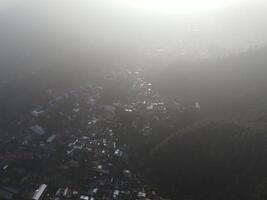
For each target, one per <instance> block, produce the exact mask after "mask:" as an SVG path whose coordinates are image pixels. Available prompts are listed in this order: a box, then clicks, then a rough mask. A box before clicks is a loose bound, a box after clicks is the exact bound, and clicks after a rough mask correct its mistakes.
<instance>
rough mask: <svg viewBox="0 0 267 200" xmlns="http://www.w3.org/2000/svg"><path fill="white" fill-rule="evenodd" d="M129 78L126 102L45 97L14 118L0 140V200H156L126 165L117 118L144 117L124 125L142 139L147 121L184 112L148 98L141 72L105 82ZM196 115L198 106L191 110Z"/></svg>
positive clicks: (84, 90)
mask: <svg viewBox="0 0 267 200" xmlns="http://www.w3.org/2000/svg"><path fill="white" fill-rule="evenodd" d="M117 79H125V80H127V79H130V80H132V83H133V84H132V85H131V90H132V92H133V93H134V94H136V95H135V96H134V97H131V99H130V100H129V101H128V103H122V102H120V101H117V100H116V102H112V103H111V104H105V103H103V101H102V99H101V97H102V95H103V90H104V89H105V88H103V86H101V85H94V84H88V85H86V86H81V87H80V88H77V89H75V90H70V91H57V90H54V89H47V90H46V91H45V96H46V97H45V98H46V100H47V101H46V103H45V104H43V105H33V108H32V110H29V111H28V112H27V113H23V114H21V116H20V118H19V119H18V120H14V122H13V125H12V128H11V130H10V132H7V131H6V132H1V134H0V144H1V145H0V147H1V148H0V199H3V200H18V199H20V200H29V199H34V200H41V199H43V200H61V199H70V200H78V199H79V200H95V199H96V200H97V199H103V200H105V199H106V200H109V199H114V200H115V199H118V200H119V199H121V200H123V199H124V200H126V199H127V200H131V199H133V200H135V199H142V200H149V199H151V200H160V199H163V198H161V197H160V196H159V195H158V192H157V190H156V188H155V187H153V186H152V184H151V183H150V181H149V180H147V179H146V177H143V176H142V173H139V172H138V171H137V170H136V169H135V168H134V167H133V166H132V165H131V161H130V160H129V157H130V156H131V155H129V152H130V151H129V149H130V147H129V145H128V144H127V143H123V142H122V141H121V140H120V137H119V135H118V133H117V131H116V130H122V129H121V128H122V127H123V124H122V123H121V121H120V120H119V117H118V116H119V115H120V116H121V115H122V116H124V115H123V114H126V115H127V114H132V113H139V115H144V113H146V115H148V116H149V117H147V118H146V119H145V120H144V121H143V122H142V124H141V125H138V118H136V119H134V120H133V121H131V123H132V124H131V126H132V127H133V128H134V130H137V134H139V135H140V137H150V136H151V135H152V134H153V130H152V128H151V127H150V122H151V120H162V118H165V119H168V118H169V110H170V109H172V110H174V109H175V110H177V112H181V113H182V112H184V109H185V107H183V106H182V105H180V104H179V103H177V102H171V103H170V102H169V101H167V100H166V99H164V98H162V97H161V96H160V95H159V94H158V93H157V92H154V90H153V86H152V83H149V82H146V81H144V80H143V78H142V76H141V72H138V71H136V72H130V71H118V72H114V73H113V74H111V75H109V76H108V77H107V78H106V80H105V81H107V82H108V81H110V82H112V81H113V80H117ZM192 107H193V108H194V109H196V110H197V109H200V104H199V103H198V102H196V103H195V105H193V106H192Z"/></svg>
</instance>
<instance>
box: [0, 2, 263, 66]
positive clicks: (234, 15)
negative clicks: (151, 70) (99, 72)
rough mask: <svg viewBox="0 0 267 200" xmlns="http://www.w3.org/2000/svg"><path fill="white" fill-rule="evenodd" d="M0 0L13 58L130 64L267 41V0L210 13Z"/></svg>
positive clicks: (5, 51) (4, 40)
mask: <svg viewBox="0 0 267 200" xmlns="http://www.w3.org/2000/svg"><path fill="white" fill-rule="evenodd" d="M1 4H3V5H1V7H0V8H1V10H0V12H1V19H0V25H1V35H0V42H1V47H4V48H1V55H2V57H4V58H5V59H9V60H12V61H14V60H24V61H25V60H28V61H31V62H40V64H41V63H46V64H47V62H58V63H62V64H63V65H64V63H68V64H70V63H73V65H87V66H88V65H90V62H92V63H94V64H96V63H98V64H100V65H101V62H103V60H105V62H106V63H105V64H107V63H110V64H119V63H120V64H125V65H127V64H137V65H138V64H141V65H149V64H150V65H151V60H154V63H157V61H160V60H161V64H162V65H167V64H168V63H170V62H171V61H173V60H176V59H178V58H180V57H185V56H186V57H189V58H198V57H207V56H210V55H211V54H215V56H223V55H227V54H231V53H233V52H238V51H246V50H248V49H251V48H255V47H258V46H263V45H265V42H266V38H265V35H266V29H265V27H266V23H267V22H266V21H267V20H266V18H267V16H266V14H265V9H266V6H267V4H266V3H264V2H263V1H254V2H253V3H252V2H249V1H237V2H235V3H234V4H233V5H231V6H227V7H224V8H221V9H217V10H213V11H210V12H209V13H197V14H192V15H189V14H188V15H177V16H175V15H174V16H173V15H164V14H162V13H155V12H145V11H144V10H142V9H138V8H136V7H131V6H129V5H127V4H123V3H121V2H120V1H113V2H108V1H103V0H102V1H94V0H90V1H84V0H78V1H75V2H74V1H71V0H68V1H61V0H56V1H50V0H49V1H43V0H42V1H32V0H24V1H16V0H14V1H10V2H5V1H3V2H2V3H1ZM216 54H217V55H216ZM103 58H104V59H103ZM155 60H157V61H155ZM18 62H19V61H18Z"/></svg>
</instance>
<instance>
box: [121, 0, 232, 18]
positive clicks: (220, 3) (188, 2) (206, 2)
mask: <svg viewBox="0 0 267 200" xmlns="http://www.w3.org/2000/svg"><path fill="white" fill-rule="evenodd" d="M234 1H237V0H122V2H124V3H127V4H128V5H129V6H131V7H134V8H137V9H141V10H144V11H149V12H155V13H159V14H167V15H194V14H199V13H205V12H209V11H212V10H215V9H220V8H223V7H225V6H229V5H231V4H232V3H233V2H234Z"/></svg>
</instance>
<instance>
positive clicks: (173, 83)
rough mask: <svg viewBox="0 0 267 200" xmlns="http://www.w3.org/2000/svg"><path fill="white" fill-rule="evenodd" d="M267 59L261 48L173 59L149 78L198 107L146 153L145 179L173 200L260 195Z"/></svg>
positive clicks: (265, 150) (265, 154)
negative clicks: (148, 174)
mask: <svg viewBox="0 0 267 200" xmlns="http://www.w3.org/2000/svg"><path fill="white" fill-rule="evenodd" d="M266 62H267V49H266V48H263V49H258V50H255V51H250V52H246V53H242V54H239V55H232V56H229V57H227V58H221V59H214V60H205V61H198V62H186V61H183V62H177V63H174V64H172V65H171V66H169V67H168V69H167V70H166V69H164V70H162V71H157V72H155V73H154V74H153V75H151V74H150V75H149V77H150V78H151V79H152V80H153V83H154V85H155V87H157V89H158V90H159V91H161V93H162V94H164V95H167V96H170V97H172V98H175V99H177V100H179V101H182V102H183V103H192V102H194V101H198V102H200V105H201V109H200V112H199V114H198V117H197V118H194V120H191V124H190V123H189V124H190V125H187V126H186V127H185V128H182V129H181V128H178V129H177V130H176V131H175V132H174V133H171V134H170V133H168V134H166V135H168V136H166V137H165V139H164V140H163V141H161V142H159V143H158V144H157V145H154V146H153V147H151V148H150V150H149V153H148V154H149V156H148V160H147V165H148V166H149V168H150V170H151V176H152V177H153V178H154V180H155V183H156V184H157V185H158V186H159V187H160V188H162V189H163V190H164V191H165V193H166V194H172V195H173V196H175V197H176V198H177V199H213V200H214V199H265V198H266V197H267V181H266V180H267V174H266V167H267V147H266V142H267V141H266V139H267V136H266V127H267V115H266V110H267V104H266V102H267V101H266V100H267V95H266V85H267V79H266V75H267V68H266ZM166 131H167V130H166ZM166 131H164V130H162V133H161V135H164V134H165V133H166ZM164 132H165V133H164ZM140 149H141V148H140ZM144 149H146V151H147V147H144ZM140 151H141V152H142V150H140ZM142 153H143V152H142Z"/></svg>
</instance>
